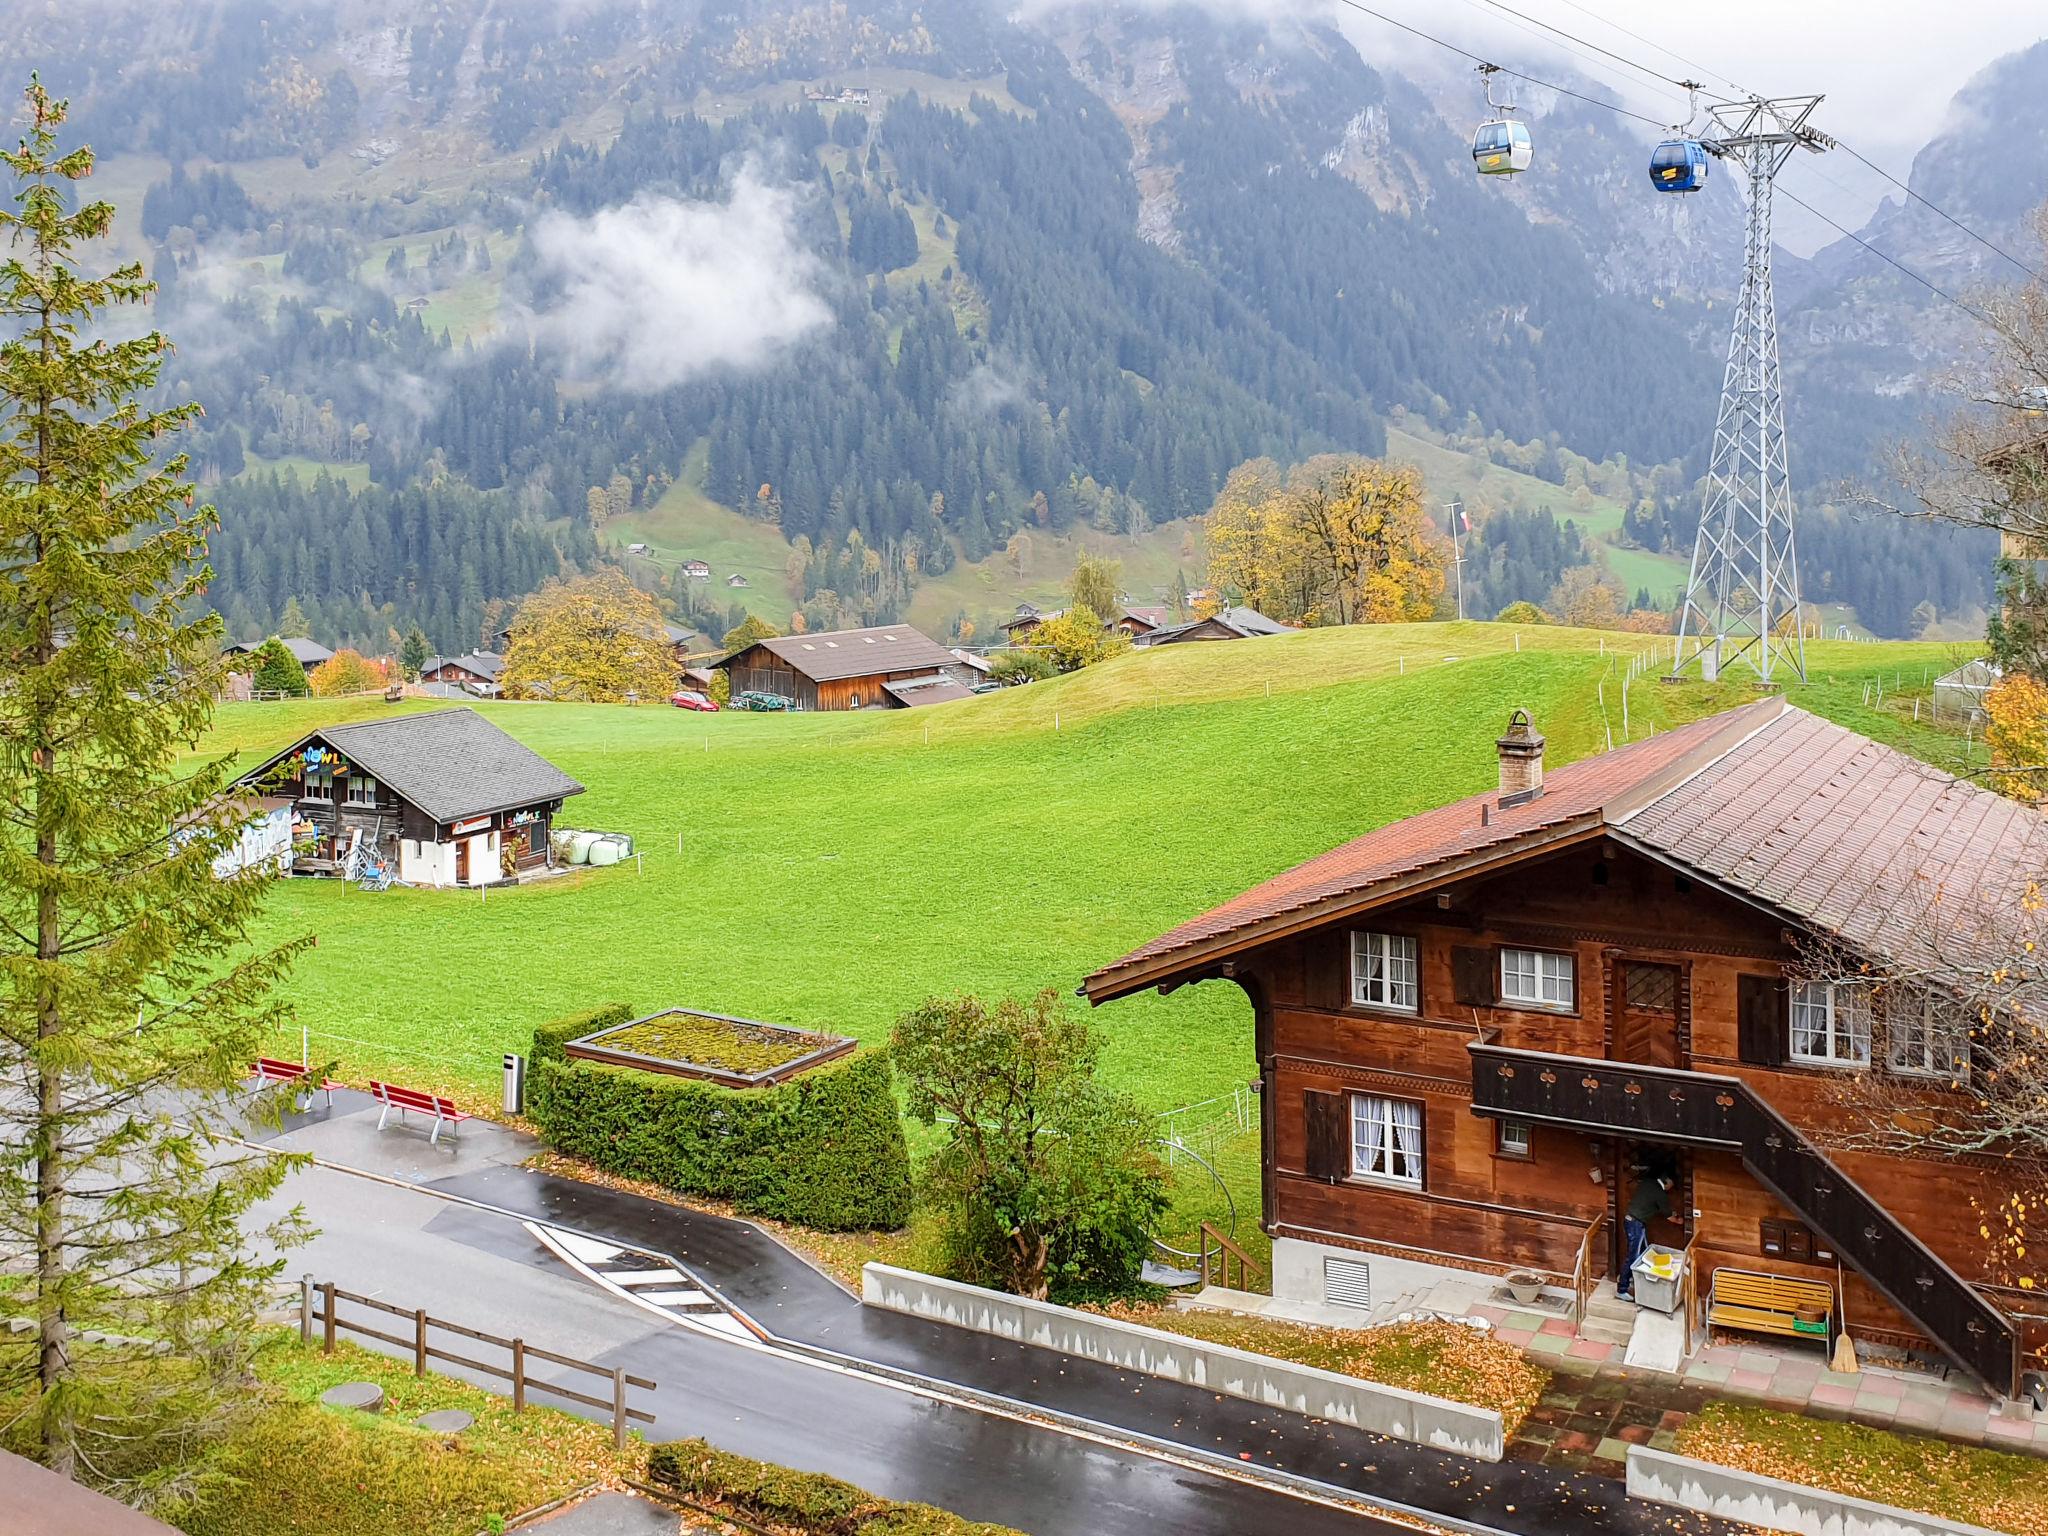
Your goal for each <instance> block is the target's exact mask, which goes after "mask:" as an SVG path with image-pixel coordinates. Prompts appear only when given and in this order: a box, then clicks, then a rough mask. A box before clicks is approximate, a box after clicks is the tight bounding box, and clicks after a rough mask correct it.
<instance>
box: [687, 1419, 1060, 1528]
mask: <svg viewBox="0 0 2048 1536" xmlns="http://www.w3.org/2000/svg"><path fill="white" fill-rule="evenodd" d="M647 1476H648V1479H649V1480H650V1481H652V1482H654V1483H657V1484H659V1485H661V1486H662V1487H664V1488H673V1489H675V1490H676V1491H677V1492H678V1493H683V1494H689V1495H691V1496H693V1497H696V1498H701V1499H716V1500H718V1501H719V1502H721V1503H724V1504H727V1505H730V1506H732V1507H733V1508H735V1509H736V1510H738V1511H740V1512H741V1513H743V1514H746V1515H750V1516H754V1517H756V1518H759V1519H762V1520H766V1521H770V1522H772V1523H774V1524H775V1525H777V1526H790V1527H794V1528H795V1529H797V1530H800V1531H813V1532H818V1533H821V1536H1019V1533H1018V1532H1016V1531H1014V1530H1012V1529H1011V1528H1010V1527H1009V1526H1007V1525H988V1524H985V1523H983V1522H981V1521H979V1520H965V1519H962V1518H961V1517H960V1516H959V1515H955V1514H949V1513H948V1512H947V1511H945V1510H943V1509H935V1508H933V1507H932V1506H931V1505H929V1504H898V1503H896V1502H895V1501H893V1500H890V1499H881V1498H877V1497H876V1496H875V1495H874V1494H872V1493H869V1492H867V1491H866V1490H864V1489H860V1488H856V1487H854V1486H853V1484H851V1483H842V1482H841V1481H840V1480H839V1479H838V1478H836V1477H826V1476H825V1475H824V1474H823V1473H820V1472H795V1471H792V1470H791V1469H789V1468H788V1467H777V1466H771V1465H770V1464H769V1463H767V1462H762V1461H753V1460H750V1459H749V1458H747V1457H745V1456H735V1455H733V1454H732V1453H731V1452H729V1451H720V1450H715V1449H713V1448H712V1447H711V1446H709V1445H707V1444H705V1443H704V1442H703V1441H702V1440H671V1441H667V1442H665V1443H664V1444H661V1445H657V1446H654V1447H652V1448H650V1449H649V1451H648V1452H647Z"/></svg>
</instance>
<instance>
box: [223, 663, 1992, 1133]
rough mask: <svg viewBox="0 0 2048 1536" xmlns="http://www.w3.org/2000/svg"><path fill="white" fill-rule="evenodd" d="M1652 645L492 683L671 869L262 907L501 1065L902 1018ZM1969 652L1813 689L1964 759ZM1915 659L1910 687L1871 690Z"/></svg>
mask: <svg viewBox="0 0 2048 1536" xmlns="http://www.w3.org/2000/svg"><path fill="white" fill-rule="evenodd" d="M1518 642H1519V644H1520V646H1521V649H1520V650H1519V651H1518V650H1517V649H1516V646H1517V643H1518ZM1645 643H1646V641H1645V637H1640V636H1629V635H1606V636H1602V635H1599V634H1596V633H1594V632H1590V631H1575V630H1557V629H1544V628H1531V629H1523V630H1519V631H1518V630H1516V629H1514V628H1511V627H1508V626H1501V625H1492V624H1478V623H1473V624H1465V625H1442V624H1436V625H1388V626H1378V627H1370V628H1351V629H1328V630H1316V631H1309V632H1305V633H1302V634H1298V635H1289V636H1283V637H1276V638H1273V639H1269V640H1259V641H1250V642H1242V643H1238V644H1222V645H1185V646H1170V647H1163V648H1161V649H1159V650H1157V651H1137V652H1133V653H1131V654H1129V655H1127V656H1124V657H1122V658H1120V659H1118V660H1116V661H1113V662H1110V663H1107V664H1105V665H1103V666H1100V667H1097V668H1094V669H1091V670H1089V671H1087V672H1083V673H1078V674H1075V675H1073V676H1070V677H1066V678H1061V679H1058V680H1056V681H1053V682H1049V683H1040V684H1036V685H1033V686H1030V687H1027V688H1021V689H1013V690H1009V691H1007V692H1004V693H1000V694H992V695H986V696H983V697H981V698H977V699H974V700H971V701H965V702H961V703H957V704H948V705H942V706H938V707H935V708H930V709H924V710H916V711H892V712H888V713H865V714H839V715H798V716H782V717H778V716H763V715H748V714H733V713H727V714H720V715H713V716H704V715H694V714H687V713H684V712H682V711H680V710H672V709H666V708H659V707H641V708H625V707H618V706H597V705H568V704H488V705H480V706H478V707H479V709H480V710H481V712H482V713H484V714H486V715H488V716H489V717H490V718H491V719H493V720H495V721H497V722H498V723H499V724H500V725H502V726H503V727H504V728H505V729H506V730H508V731H510V732H511V733H512V734H513V735H514V736H516V737H518V738H519V739H520V740H522V741H524V742H526V743H527V744H528V745H530V746H532V747H533V748H534V749H535V750H537V751H539V752H541V753H543V754H544V755H546V756H547V757H549V758H551V759H552V760H553V761H555V762H556V763H558V764H559V765H560V766H561V767H562V768H563V769H565V770H566V771H567V772H569V773H571V774H573V775H574V776H575V777H576V778H577V779H579V780H581V781H582V782H583V783H584V784H585V785H587V786H588V792H587V793H585V794H583V795H580V796H578V797H576V798H575V799H573V800H572V801H571V802H570V803H569V805H568V806H567V808H566V809H565V811H564V814H563V816H562V824H563V825H565V826H570V827H597V828H604V829H608V830H613V831H620V832H627V833H631V834H632V835H633V836H634V838H635V839H637V842H638V847H639V849H640V852H641V858H640V860H639V861H638V864H637V866H636V864H634V863H632V862H628V863H626V864H624V865H620V866H617V867H614V868H610V869H602V870H591V871H587V872H578V873H575V874H573V875H570V876H567V877H564V878H559V879H553V880H547V881H542V882H539V883H535V884H531V885H527V886H524V887H520V888H517V889H511V888H507V889H500V890H492V891H490V892H489V893H488V894H487V895H482V896H480V895H479V894H478V893H477V892H475V891H468V892H460V893H458V892H452V891H427V890H392V891H387V892H382V893H370V892H365V891H362V890H360V889H357V888H354V887H344V886H342V885H341V884H339V883H338V882H335V881H332V880H319V879H304V880H293V881H287V882H284V883H283V884H281V885H280V886H279V887H278V889H277V891H276V892H275V894H274V896H273V897H272V899H271V901H270V903H269V905H268V908H267V911H266V915H265V917H264V920H263V924H262V930H261V933H260V935H259V937H261V938H263V939H268V940H281V939H285V938H287V937H290V936H293V935H299V934H311V935H313V936H314V938H315V939H316V940H317V943H316V945H315V946H314V947H313V948H311V949H310V950H308V951H307V952H306V954H305V955H304V957H303V959H302V960H301V961H300V963H299V964H298V966H297V969H296V971H295V974H294V977H293V979H292V981H291V983H290V989H289V990H290V997H291V999H292V1001H293V1002H294V1003H295V1004H296V1006H297V1011H298V1018H299V1022H300V1023H301V1024H302V1025H303V1026H304V1027H305V1028H306V1030H307V1031H308V1032H309V1034H310V1036H311V1041H312V1046H313V1051H314V1054H315V1057H316V1058H317V1059H320V1060H326V1059H329V1058H338V1059H339V1060H340V1061H341V1063H342V1065H343V1068H344V1075H346V1076H353V1077H362V1076H368V1075H372V1074H376V1075H383V1074H386V1073H389V1074H391V1075H392V1076H394V1077H397V1078H399V1080H401V1081H408V1082H418V1083H419V1084H420V1085H421V1086H428V1085H436V1086H446V1087H449V1088H453V1089H458V1090H461V1091H463V1092H464V1093H465V1094H466V1095H468V1096H470V1097H475V1098H482V1097H488V1096H490V1095H491V1093H492V1092H493V1088H494V1085H495V1083H496V1079H497V1073H498V1069H499V1058H500V1055H501V1053H502V1052H504V1051H506V1050H511V1049H518V1048H522V1047H523V1046H524V1045H525V1044H526V1042H527V1040H528V1038H529V1036H530V1032H531V1030H532V1027H533V1025H534V1024H535V1023H536V1022H538V1021H540V1020H543V1019H546V1018H549V1017H552V1016H554V1015H557V1014H561V1013H564V1012H567V1011H569V1010H572V1009H581V1008H586V1007H589V1006H591V1005H593V1004H596V1003H600V1002H605V1001H609V1000H612V999H622V1000H624V1001H627V1002H630V1003H632V1004H633V1005H634V1006H636V1007H638V1008H641V1009H644V1010H646V1011H649V1012H652V1011H653V1010H655V1009H658V1008H665V1007H670V1006H685V1007H692V1008H701V1009H709V1010H713V1011H716V1012H722V1013H733V1014H740V1015H745V1016H748V1017H753V1018H760V1019H766V1020H771V1021H775V1022H780V1023H789V1024H796V1025H801V1026H804V1027H806V1028H814V1029H824V1030H835V1031H840V1032H843V1033H846V1034H851V1035H854V1036H856V1037H858V1038H860V1039H862V1040H864V1041H879V1040H882V1039H883V1038H885V1037H886V1035H887V1034H888V1031H889V1027H890V1024H891V1022H892V1021H893V1020H894V1019H895V1018H896V1016H897V1015H898V1014H899V1013H900V1012H902V1011H903V1010H904V1009H905V1008H907V1007H909V1006H910V1005H911V1004H913V1003H915V1002H917V1001H918V1000H919V999H921V998H923V997H925V996H927V995H930V994H933V993H944V992H952V991H960V990H966V991H976V992H981V993H986V994H998V993H1028V992H1031V991H1035V990H1037V989H1038V988H1041V987H1051V988H1054V989H1056V990H1058V991H1059V992H1061V993H1071V992H1072V991H1073V989H1074V987H1075V986H1076V984H1077V983H1078V982H1079V981H1080V980H1081V978H1082V977H1083V976H1085V975H1086V974H1087V973H1088V972H1089V971H1090V970H1092V969H1094V968H1095V967H1097V966H1099V965H1102V964H1104V963H1106V962H1108V961H1110V960H1113V959H1115V958H1116V957H1117V956H1119V955H1120V954H1122V953H1124V952H1125V951H1126V950H1128V949H1130V948H1132V947H1134V946H1136V945H1138V944H1141V943H1143V942H1144V941H1145V940H1147V939H1149V938H1151V937H1153V936H1154V935H1156V934H1158V933H1160V932H1162V931H1164V930H1165V929H1167V928H1169V927H1171V926H1173V925H1174V924H1176V923H1178V922H1180V921H1182V920H1184V919H1186V918H1188V917H1190V916H1192V915H1194V914H1195V913H1198V912H1200V911H1202V910H1204V909H1206V908H1207V907H1209V906H1210V905H1212V904H1214V903H1216V902H1218V901H1221V900H1223V899H1225V898H1227V897H1229V896H1231V895H1234V894H1235V893H1236V892H1238V891H1240V890H1242V889H1244V888H1245V887H1246V886H1247V885H1250V884H1252V883H1254V882H1256V881H1258V880H1261V879H1264V878H1265V877H1267V876H1269V875H1272V874H1274V873H1277V872H1278V871H1280V870H1282V869H1285V868H1287V867H1288V866H1290V865H1292V864H1294V863H1296V862H1298V861H1300V860H1302V859H1305V858H1308V857H1310V856H1311V855H1314V854H1317V853H1320V852H1322V851H1323V850H1325V849H1327V848H1329V847H1332V846H1334V845H1335V844H1337V843H1340V842H1342V841H1344V840H1346V839H1348V838H1351V837H1354V836H1357V835H1358V834H1360V833H1362V832H1365V831H1368V830H1370V829H1372V828H1374V827H1377V826H1380V825H1382V824H1383V823H1385V822H1388V821H1391V820H1393V819H1395V818H1397V817H1401V816H1405V815H1408V814H1410V813H1412V812H1415V811H1419V810H1422V809H1425V808H1427V807H1429V806H1433V805H1436V804H1439V803H1441V802H1443V801H1445V800H1449V799H1452V798H1455V797H1457V796H1460V795H1465V794H1469V793H1473V792H1475V791H1477V790H1479V789H1482V788H1484V787H1485V786H1486V785H1488V784H1489V783H1491V782H1492V781H1493V779H1494V776H1495V772H1496V769H1495V763H1494V756H1493V738H1494V737H1495V736H1497V735H1498V734H1499V733H1500V731H1501V729H1502V727H1503V726H1504V725H1505V724H1506V721H1507V716H1508V712H1509V710H1510V709H1511V708H1513V707H1515V706H1522V707H1526V708H1528V709H1529V710H1530V711H1531V712H1532V714H1533V715H1534V716H1535V719H1536V721H1537V722H1538V724H1539V725H1540V726H1541V728H1542V729H1543V730H1544V732H1545V733H1546V734H1547V735H1548V737H1549V740H1550V748H1549V751H1550V760H1551V762H1552V763H1553V764H1556V763H1558V762H1561V761H1565V760H1567V759H1570V758H1575V757H1580V756H1583V755H1585V754H1587V753H1589V752H1593V751H1596V750H1598V749H1600V748H1601V747H1603V746H1604V745H1605V744H1606V741H1607V740H1608V737H1609V734H1610V733H1611V734H1612V738H1613V740H1614V741H1615V742H1616V743H1617V744H1618V743H1620V742H1621V741H1622V740H1623V739H1624V726H1623V714H1622V693H1623V687H1624V683H1625V682H1627V671H1628V662H1629V659H1630V658H1631V657H1633V656H1635V655H1637V654H1639V652H1640V651H1641V649H1642V648H1643V646H1644V644H1645ZM1665 644H1667V645H1668V644H1669V642H1668V641H1666V642H1665ZM1950 665H1953V660H1952V657H1951V653H1950V648H1949V647H1945V646H1937V645H1908V644H1887V645H1872V644H1854V643H1848V642H1842V643H1829V644H1820V645H1816V646H1814V647H1813V649H1812V652H1811V667H1810V670H1811V673H1812V675H1813V678H1814V681H1813V682H1812V683H1811V684H1808V685H1804V686H1799V687H1795V688H1793V689H1792V690H1791V692H1792V696H1793V697H1794V699H1795V700H1796V701H1797V702H1799V703H1800V704H1802V705H1804V706H1806V707H1808V708H1811V709H1814V710H1816V711H1817V712H1819V713H1822V714H1825V715H1828V716H1830V717H1831V718H1835V719H1838V720H1841V721H1843V722H1844V723H1846V724H1849V725H1851V726H1853V727H1855V728H1857V729H1859V730H1864V731H1867V732H1869V733H1871V734H1873V735H1878V736H1881V737H1883V738H1885V739H1888V740H1892V741H1894V742H1897V743H1899V744H1901V745H1904V746H1907V747H1908V748H1909V749H1911V750H1914V751H1916V752H1919V753H1920V754H1922V755H1924V756H1927V757H1929V758H1931V759H1933V760H1936V761H1942V762H1949V761H1954V760H1955V759H1956V758H1957V756H1958V754H1959V753H1960V752H1961V751H1962V748H1963V743H1962V742H1961V741H1960V740H1958V739H1955V738H1951V737H1948V736H1946V735H1942V734H1938V733H1936V732H1934V731H1933V730H1932V729H1931V728H1930V727H1924V726H1920V725H1916V724H1915V723H1914V722H1913V720H1912V718H1911V709H1912V699H1913V696H1914V695H1915V694H1916V693H1917V694H1920V695H1922V696H1923V697H1924V682H1925V679H1926V678H1927V677H1928V676H1930V675H1932V674H1935V673H1939V672H1940V671H1942V670H1945V669H1946V668H1947V667H1948V666H1950ZM1880 679H1881V680H1882V682H1883V684H1884V689H1885V695H1886V696H1885V698H1884V700H1883V702H1882V703H1881V704H1878V703H1873V702H1866V700H1867V699H1870V698H1874V689H1873V685H1874V683H1875V682H1877V681H1878V680H1880ZM1627 696H1628V709H1629V713H1628V717H1627V718H1628V725H1627V732H1628V734H1631V735H1635V736H1640V735H1642V734H1643V733H1644V732H1645V731H1647V730H1650V729H1653V728H1658V729H1661V728H1667V727H1668V726H1670V725H1672V724H1674V723H1677V722H1679V721H1681V720H1684V719H1689V718H1693V717H1696V716H1698V715H1700V714H1703V713H1706V712H1708V711H1710V710H1713V709H1716V708H1724V707H1729V706H1732V705H1734V704H1738V703H1741V702H1744V701H1745V700H1747V699H1749V698H1751V697H1754V691H1753V690H1752V689H1750V688H1749V687H1747V686H1745V685H1743V684H1741V683H1735V682H1725V683H1723V684H1721V685H1718V686H1716V687H1713V688H1709V687H1706V686H1705V685H1702V684H1699V683H1688V684H1682V685H1675V686H1674V685H1670V684H1664V683H1660V682H1658V681H1657V680H1656V678H1655V676H1654V674H1651V675H1646V676H1643V677H1639V678H1637V679H1635V680H1634V681H1633V682H1632V683H1628V686H1627ZM393 707H394V706H389V705H385V704H383V703H381V702H378V701H369V700H352V701H331V702H330V701H319V700H310V701H300V702H294V703H288V704H245V705H229V706H225V707H223V708H222V709H221V711H220V713H219V716H218V719H217V723H216V728H215V731H214V734H213V736H212V737H211V738H210V739H209V740H208V741H207V742H206V743H204V744H203V746H204V749H205V750H207V751H221V750H235V751H238V752H239V753H240V754H241V758H242V760H243V761H245V762H248V763H250V764H252V765H253V764H254V763H255V762H256V761H257V760H258V759H259V758H260V756H261V755H263V754H264V753H265V752H267V751H269V750H274V749H276V748H278V747H281V746H283V745H285V744H287V743H288V742H289V741H291V740H292V739H294V738H295V737H296V736H298V735H299V734H300V733H302V732H304V731H306V730H309V729H311V728H313V727H314V726H317V725H319V724H322V723H331V722H335V721H339V720H342V719H356V718H362V717H365V716H369V715H374V714H377V713H380V712H383V711H386V710H388V709H390V708H393ZM402 707H406V708H426V707H447V706H437V705H429V704H426V703H420V704H409V705H406V706H402ZM1923 713H1924V710H1923ZM1075 1006H1081V1005H1080V1004H1079V1003H1078V1002H1077V1003H1076V1004H1075ZM1096 1023H1097V1024H1098V1025H1099V1027H1100V1028H1101V1030H1102V1033H1103V1035H1104V1038H1105V1043H1106V1069H1107V1071H1108V1072H1109V1073H1110V1074H1111V1075H1112V1076H1113V1078H1114V1079H1115V1080H1116V1081H1117V1082H1118V1083H1119V1084H1121V1085H1123V1086H1125V1087H1127V1088H1128V1089H1129V1090H1130V1091H1132V1092H1133V1093H1134V1094H1136V1095H1137V1096H1138V1097H1139V1098H1140V1099H1142V1100H1143V1101H1144V1102H1146V1103H1147V1104H1149V1105H1151V1106H1153V1107H1156V1108H1159V1109H1166V1108H1170V1107H1173V1106H1176V1105H1183V1104H1188V1103H1191V1102H1194V1101H1197V1100H1202V1099H1205V1098H1208V1097H1210V1096H1212V1095H1217V1094H1221V1093H1226V1092H1228V1091H1230V1089H1232V1088H1233V1087H1234V1086H1236V1085H1237V1084H1239V1083H1241V1082H1242V1081H1244V1080H1245V1078H1246V1077H1248V1076H1249V1074H1250V1071H1251V1065H1252V1058H1251V1028H1250V1008H1249V1005H1248V1004H1247V1003H1246V1002H1245V1000H1244V998H1243V996H1242V995H1241V994H1240V993H1239V992H1238V991H1237V990H1236V989H1235V988H1233V987H1230V986H1228V985H1225V984H1221V983H1211V984H1206V985H1202V986H1197V987H1189V988H1184V989H1182V990H1181V991H1179V992H1176V993H1175V994H1173V995H1172V996H1171V997H1167V998H1161V997H1158V996H1156V995H1150V994H1148V995H1145V996H1142V997H1136V998H1131V999H1127V1000H1125V1001H1122V1002H1119V1003H1115V1004H1112V1005H1110V1006H1108V1007H1106V1008H1104V1009H1102V1010H1101V1011H1100V1012H1099V1013H1098V1015H1097V1016H1096ZM298 1044H299V1041H298V1040H297V1039H296V1038H291V1039H281V1040H279V1041H278V1042H277V1047H278V1048H279V1049H280V1050H286V1051H289V1052H290V1053H291V1054H294V1055H295V1054H296V1048H297V1046H298Z"/></svg>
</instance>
